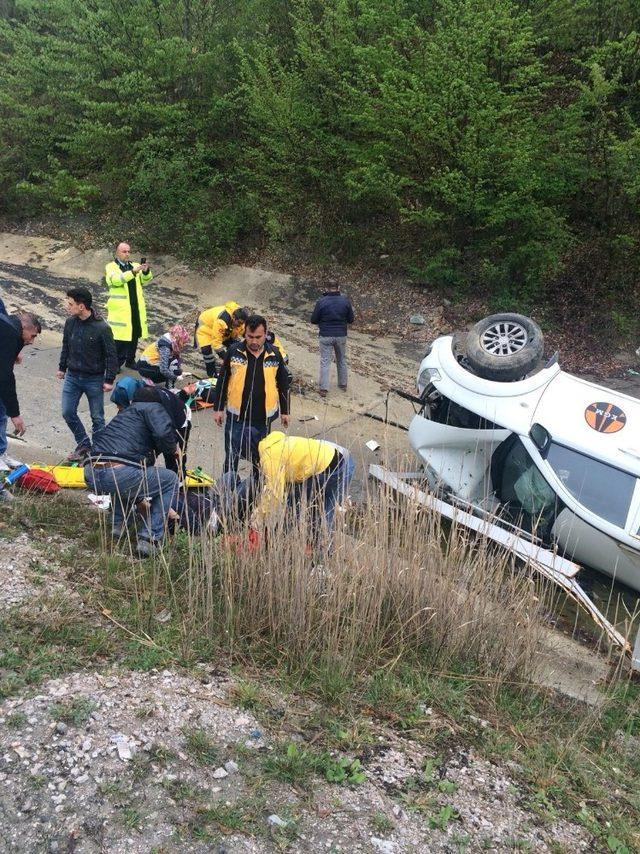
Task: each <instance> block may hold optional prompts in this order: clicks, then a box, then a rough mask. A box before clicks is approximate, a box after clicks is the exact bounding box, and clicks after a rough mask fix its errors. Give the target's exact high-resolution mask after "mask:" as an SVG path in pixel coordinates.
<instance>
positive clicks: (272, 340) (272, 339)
mask: <svg viewBox="0 0 640 854" xmlns="http://www.w3.org/2000/svg"><path fill="white" fill-rule="evenodd" d="M267 341H268V342H269V344H272V345H273V346H274V347H275V348H276V350H279V351H280V355H281V356H282V358H283V360H284V363H285V365H288V364H289V356H288V355H287V351H286V350H285V349H284V345H283V343H282V341H281V340H280V339H279V338H278V336H277V335H276V333H275V332H267Z"/></svg>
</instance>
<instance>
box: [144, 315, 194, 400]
mask: <svg viewBox="0 0 640 854" xmlns="http://www.w3.org/2000/svg"><path fill="white" fill-rule="evenodd" d="M188 343H189V333H188V332H187V330H186V329H185V328H184V326H180V324H178V323H177V324H176V325H175V326H172V327H171V329H170V330H169V331H168V332H165V334H164V335H162V336H161V337H160V338H158V340H157V341H154V342H153V343H152V344H149V345H148V347H146V348H145V350H144V352H143V353H142V355H141V356H140V358H139V360H138V362H137V364H136V370H137V371H138V373H139V374H140V376H141V377H145V378H146V379H149V380H151V382H152V383H164V385H165V387H166V388H173V386H174V385H175V382H176V379H177V378H178V377H179V376H180V374H181V373H182V361H181V359H180V356H181V354H182V351H183V350H184V348H185V347H186V346H187V344H188Z"/></svg>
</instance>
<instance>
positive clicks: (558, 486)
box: [409, 314, 640, 591]
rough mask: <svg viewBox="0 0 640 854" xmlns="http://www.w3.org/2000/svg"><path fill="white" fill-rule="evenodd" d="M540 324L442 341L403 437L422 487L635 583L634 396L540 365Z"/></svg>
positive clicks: (425, 366)
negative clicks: (421, 473) (419, 465)
mask: <svg viewBox="0 0 640 854" xmlns="http://www.w3.org/2000/svg"><path fill="white" fill-rule="evenodd" d="M542 352H543V338H542V333H541V331H540V329H539V328H538V326H537V325H536V324H535V323H534V322H533V321H532V320H530V319H529V318H527V317H523V316H522V315H517V314H500V315H493V316H491V317H488V318H486V319H485V320H483V321H480V323H478V324H476V325H475V326H474V327H473V329H472V330H471V331H470V332H469V333H467V334H466V335H460V336H458V335H456V336H453V337H451V336H446V337H442V338H438V339H437V340H436V341H434V343H433V344H432V345H431V347H430V348H429V350H428V352H427V354H426V356H425V358H424V359H423V361H422V363H421V365H420V369H419V374H418V392H419V395H420V401H421V407H422V408H421V410H420V412H419V413H418V414H417V415H416V416H415V417H414V418H413V420H412V421H411V424H410V426H409V439H410V442H411V446H412V447H413V449H414V450H415V452H416V453H417V455H418V456H419V458H420V460H421V461H422V462H423V463H424V469H425V476H426V478H427V480H428V482H429V485H430V488H431V490H432V491H433V492H435V493H436V494H440V495H442V496H443V497H445V498H447V499H448V500H451V501H454V502H456V503H457V504H458V505H459V506H460V505H461V506H463V507H464V508H465V509H467V510H468V511H470V512H472V513H475V514H481V515H484V516H487V515H491V516H492V517H497V518H496V519H495V521H497V523H498V524H501V523H503V524H506V525H516V526H517V527H518V528H519V529H522V530H524V531H527V532H529V533H530V535H531V537H532V539H537V540H540V541H542V543H545V544H547V545H552V546H557V547H558V549H559V550H560V551H561V553H563V554H564V555H565V556H566V557H568V558H570V559H571V560H575V561H578V562H579V563H582V564H586V565H588V566H591V567H593V568H595V569H598V570H600V571H601V572H603V573H606V574H607V575H609V576H611V577H612V578H615V579H616V580H618V581H621V582H623V583H624V584H627V585H628V586H630V587H632V588H634V589H635V590H638V591H640V400H636V399H634V398H632V397H629V396H627V395H624V394H621V393H619V392H615V391H612V390H610V389H606V388H603V387H601V386H598V385H595V384H594V383H590V382H586V381H584V380H581V379H579V378H577V377H574V376H572V375H571V374H567V373H565V372H564V371H562V370H561V369H560V366H559V365H558V361H557V357H555V356H554V357H553V358H551V359H550V360H549V361H548V362H547V363H546V364H541V358H542Z"/></svg>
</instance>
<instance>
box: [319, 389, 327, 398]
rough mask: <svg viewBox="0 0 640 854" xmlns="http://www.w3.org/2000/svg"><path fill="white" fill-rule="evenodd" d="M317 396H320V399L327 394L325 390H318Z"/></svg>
mask: <svg viewBox="0 0 640 854" xmlns="http://www.w3.org/2000/svg"><path fill="white" fill-rule="evenodd" d="M318 394H319V395H320V397H326V396H327V394H328V392H327V390H326V388H319V389H318Z"/></svg>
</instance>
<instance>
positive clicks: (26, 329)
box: [0, 311, 42, 497]
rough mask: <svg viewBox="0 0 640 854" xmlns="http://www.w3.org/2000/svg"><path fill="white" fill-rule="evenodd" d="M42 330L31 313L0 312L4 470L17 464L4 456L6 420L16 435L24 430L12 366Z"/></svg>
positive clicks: (0, 448) (4, 453)
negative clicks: (10, 423)
mask: <svg viewBox="0 0 640 854" xmlns="http://www.w3.org/2000/svg"><path fill="white" fill-rule="evenodd" d="M41 332H42V326H41V324H40V321H39V320H38V318H37V317H36V316H35V314H31V312H28V311H20V312H17V313H16V314H0V469H2V470H3V471H7V470H8V469H11V468H16V466H19V465H20V461H19V460H14V459H13V458H12V457H10V456H8V455H7V447H8V446H7V421H8V419H9V418H10V419H11V421H12V422H13V426H14V428H15V432H16V436H22V435H23V434H24V433H25V431H26V429H27V428H26V426H25V423H24V419H23V418H22V416H21V415H20V405H19V403H18V395H17V393H16V378H15V374H14V367H15V365H16V364H19V363H20V361H21V356H20V351H21V350H22V348H23V347H24V346H25V344H33V342H34V341H35V340H36V338H37V336H38V335H39V334H40V333H41ZM2 493H4V490H2V492H0V495H1V494H2ZM5 497H6V496H5Z"/></svg>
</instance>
